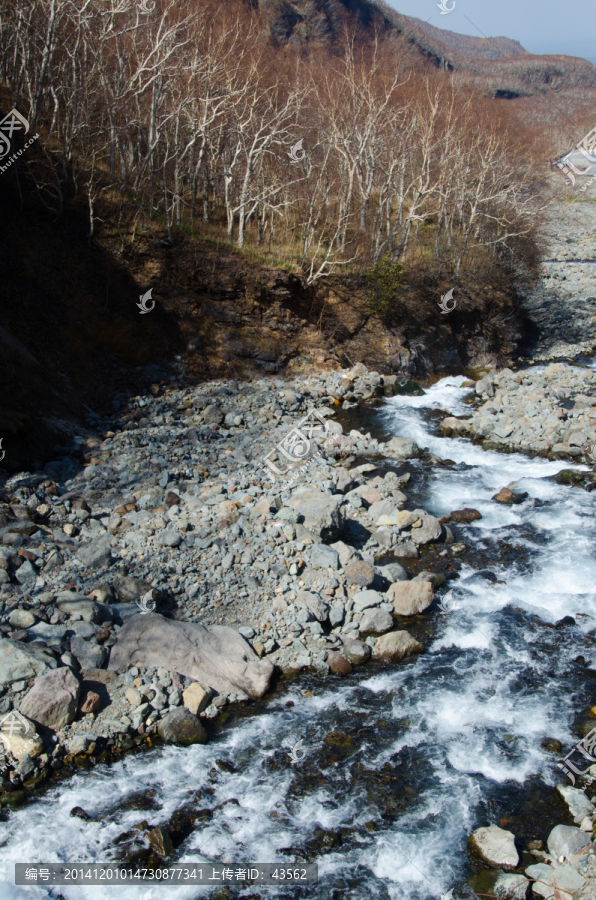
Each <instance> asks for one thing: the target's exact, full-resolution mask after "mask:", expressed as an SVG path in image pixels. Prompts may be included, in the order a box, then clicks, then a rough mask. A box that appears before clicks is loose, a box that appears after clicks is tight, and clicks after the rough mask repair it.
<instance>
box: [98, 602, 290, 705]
mask: <svg viewBox="0 0 596 900" xmlns="http://www.w3.org/2000/svg"><path fill="white" fill-rule="evenodd" d="M131 666H149V667H151V668H157V667H161V668H164V669H167V670H168V671H170V672H179V673H180V674H181V675H188V676H189V677H190V678H194V679H195V681H198V682H200V684H202V685H205V686H207V687H210V688H213V690H215V691H217V692H218V693H221V694H241V693H243V694H247V696H249V697H252V698H253V699H256V698H258V697H262V696H263V694H264V693H265V692H266V691H267V689H268V688H269V683H270V681H271V677H272V675H273V664H272V663H271V662H270V661H269V660H268V659H259V657H258V656H257V655H256V653H255V652H254V650H253V649H252V647H250V646H249V644H248V643H247V642H246V641H245V640H244V638H243V637H242V636H241V635H240V634H238V632H237V631H235V630H234V629H233V628H228V627H227V626H225V625H211V626H210V627H209V628H205V626H204V625H199V624H198V623H196V622H176V621H173V620H171V619H165V618H164V617H163V616H160V615H159V614H158V613H147V615H143V616H133V617H132V618H131V619H129V620H128V622H127V623H126V624H125V625H123V626H122V628H121V629H120V631H119V632H118V639H117V641H116V643H115V644H114V646H113V647H112V653H111V657H110V663H109V667H108V668H109V670H110V671H113V672H124V671H126V670H127V669H129V668H130V667H131Z"/></svg>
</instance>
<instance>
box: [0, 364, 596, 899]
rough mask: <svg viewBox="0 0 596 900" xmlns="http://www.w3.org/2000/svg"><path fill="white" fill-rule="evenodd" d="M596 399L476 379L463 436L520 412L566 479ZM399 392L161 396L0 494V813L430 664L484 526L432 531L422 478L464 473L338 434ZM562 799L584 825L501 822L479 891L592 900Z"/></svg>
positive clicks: (519, 500) (465, 522) (211, 390)
mask: <svg viewBox="0 0 596 900" xmlns="http://www.w3.org/2000/svg"><path fill="white" fill-rule="evenodd" d="M460 380H461V379H460ZM593 382H594V374H593V373H592V371H591V370H590V369H588V368H579V367H573V368H572V367H569V366H565V365H554V366H549V367H547V368H546V369H543V368H540V367H537V368H535V369H530V370H526V371H524V372H520V373H514V372H511V371H509V370H504V371H502V372H500V373H498V372H494V371H490V372H486V373H484V374H483V376H482V377H481V378H480V379H479V380H478V382H477V383H476V384H475V398H474V396H472V397H469V398H468V399H469V400H471V401H472V403H480V402H481V401H482V400H484V401H485V403H484V407H481V410H480V412H481V415H478V416H477V414H475V415H474V416H473V417H472V419H471V420H469V421H470V422H475V421H476V420H477V419H482V418H487V417H489V416H490V422H491V424H493V420H494V421H495V422H496V427H497V428H498V426H499V425H500V424H501V419H497V416H499V415H500V413H501V411H505V410H509V408H510V406H511V407H512V408H514V409H515V415H513V416H510V419H511V421H514V422H517V418H516V417H517V416H520V413H521V412H522V411H523V412H524V414H525V415H526V416H527V420H528V421H531V420H532V418H534V417H533V416H531V415H529V412H531V410H528V409H527V407H528V406H529V405H531V404H532V403H533V404H534V405H536V406H537V407H538V410H539V413H538V416H537V419H538V421H537V422H536V423H535V425H534V434H535V435H538V436H540V437H541V434H542V432H544V434H547V437H548V439H549V440H550V443H549V444H548V447H552V450H553V451H556V452H554V454H552V453H551V455H554V457H556V456H557V454H558V453H560V454H561V456H564V455H568V456H569V458H570V459H571V460H572V461H573V460H575V461H578V460H580V457H581V459H583V458H584V457H583V454H584V452H585V451H584V450H582V449H581V448H582V447H584V445H585V444H586V442H590V441H591V439H592V435H591V434H590V433H589V427H588V426H589V423H590V417H589V415H588V413H589V411H591V404H589V402H588V401H589V398H590V396H591V394H590V391H591V390H592V386H593ZM472 386H473V385H472ZM396 391H397V392H399V391H406V392H408V391H412V392H413V393H414V395H415V394H421V393H422V392H421V391H420V389H419V388H417V387H416V386H415V385H411V384H403V383H400V380H398V379H396V378H395V376H381V375H379V374H378V373H374V372H369V371H367V370H366V368H365V367H364V366H362V365H358V366H356V367H354V368H353V369H351V370H343V371H334V372H331V373H330V372H320V373H317V374H314V375H310V376H308V377H307V376H304V377H301V378H295V379H293V380H292V381H291V382H289V381H285V380H282V379H280V378H274V379H264V380H262V381H259V382H256V383H255V382H253V383H251V384H250V385H246V384H238V383H235V382H215V383H210V384H209V385H202V386H200V387H198V388H196V387H193V388H187V387H183V386H180V387H173V388H167V389H164V388H160V387H159V386H157V385H155V386H154V387H153V388H152V389H151V390H150V391H147V392H146V394H144V395H143V396H139V397H136V398H133V399H132V400H131V401H130V402H129V403H128V404H127V405H126V407H124V408H121V409H119V410H118V411H117V412H115V414H114V416H113V417H112V418H110V419H106V420H103V421H100V422H96V423H95V425H96V428H97V432H98V433H99V436H98V437H94V436H92V435H81V436H79V437H76V438H75V439H74V441H73V443H72V446H71V447H70V448H69V452H68V453H67V454H66V455H65V456H64V457H63V458H62V459H57V460H56V461H54V462H52V463H50V464H49V465H48V466H46V469H45V471H44V472H42V473H37V474H31V473H21V474H20V475H18V476H15V477H13V478H11V479H9V480H8V481H7V482H6V483H5V484H4V486H3V491H2V507H1V508H0V516H1V517H2V518H1V519H0V527H1V532H0V533H1V536H2V545H1V548H0V604H1V606H0V630H1V631H2V633H3V635H4V636H3V637H2V638H0V684H1V685H2V693H1V695H0V710H1V711H2V714H3V715H4V716H7V715H8V716H9V717H10V714H11V713H13V714H16V713H17V712H18V713H19V717H20V718H18V717H17V718H16V724H15V719H14V718H13V719H9V720H8V722H9V723H10V722H11V721H12V722H13V725H12V726H11V727H10V729H9V728H8V726H4V731H3V733H4V735H5V738H4V739H3V743H4V744H5V746H6V753H5V756H4V760H3V763H2V773H1V774H2V782H1V784H0V802H1V803H2V804H3V805H9V806H15V807H16V806H18V805H19V804H22V803H23V801H24V800H25V799H26V797H27V792H28V791H29V790H30V789H33V788H35V787H37V786H38V785H40V784H42V783H44V782H46V781H47V780H48V779H49V778H51V777H52V775H53V774H54V773H55V777H57V778H63V777H65V776H67V775H68V774H69V773H70V772H71V771H72V769H73V768H74V769H79V770H80V769H86V768H89V767H90V766H91V767H93V766H95V765H96V764H97V763H98V762H102V761H105V762H109V761H114V760H117V759H119V757H120V755H121V753H122V752H123V751H126V750H131V749H133V748H134V747H135V746H148V745H149V744H150V743H153V742H154V741H155V740H156V739H157V740H158V741H162V742H164V743H167V742H169V741H171V742H174V743H178V744H187V745H191V744H202V743H207V744H209V742H210V741H211V739H212V734H213V728H214V727H215V726H216V725H217V724H218V723H219V722H220V721H222V720H223V719H225V717H226V715H227V713H228V711H229V710H233V709H236V708H238V709H239V708H240V707H241V705H243V704H248V703H251V702H253V701H258V700H259V698H261V697H263V696H264V695H267V693H268V692H270V691H271V690H272V689H274V688H275V685H276V683H277V682H278V681H279V679H289V678H292V677H293V676H294V675H295V674H296V673H298V672H299V671H300V670H302V669H308V671H309V672H310V673H315V675H316V677H318V678H320V679H322V683H325V682H326V681H329V682H330V683H331V682H332V681H333V679H338V678H339V677H344V678H345V679H346V681H344V682H343V683H344V684H346V683H348V682H349V680H350V675H351V674H352V672H353V669H354V667H356V666H358V667H359V666H369V668H370V670H371V673H374V672H375V667H377V666H379V664H381V665H380V666H379V667H378V668H377V671H379V672H383V671H385V669H386V668H387V666H389V667H391V666H402V667H404V666H407V664H408V661H409V662H410V663H411V662H412V661H413V660H414V659H416V658H421V657H420V656H419V654H422V653H423V652H424V650H425V644H426V640H425V638H424V636H423V633H422V632H421V630H420V628H421V623H422V622H423V621H424V620H428V618H429V617H432V616H433V615H434V614H435V613H436V612H437V611H440V612H443V613H445V612H449V611H450V610H451V609H452V606H451V605H450V604H449V603H448V601H447V600H444V601H442V606H443V608H442V609H441V608H440V607H439V608H437V606H436V605H433V602H434V600H435V592H436V591H437V590H439V591H440V588H441V585H442V584H443V583H444V581H445V577H446V575H447V577H452V576H453V574H455V571H456V569H455V568H454V563H457V566H458V567H460V566H461V564H460V562H459V560H460V559H462V558H463V559H465V558H466V550H467V540H466V534H469V531H468V529H469V528H470V527H471V526H472V527H473V526H474V525H476V524H478V521H479V520H482V516H483V515H484V514H485V513H484V511H483V514H482V515H481V513H480V512H479V511H478V510H477V509H476V508H474V507H472V506H469V505H468V503H466V502H465V499H463V500H462V502H461V504H460V505H459V507H455V508H453V509H451V507H450V506H447V507H444V508H443V510H442V513H441V514H439V513H437V512H435V513H434V514H432V513H430V512H428V511H427V509H425V508H424V507H423V506H422V505H421V504H420V503H419V502H418V501H417V499H416V498H417V496H418V485H417V478H418V477H419V474H418V475H417V474H416V473H421V472H422V471H423V470H424V467H427V468H428V471H431V470H432V469H433V467H434V468H436V467H439V471H440V470H441V467H443V470H444V471H446V470H449V467H452V466H453V465H454V463H453V462H452V461H451V460H449V459H444V460H442V459H441V458H440V456H438V455H437V453H435V452H431V451H429V450H426V449H425V448H424V446H423V445H422V441H419V442H417V441H416V440H413V439H412V438H411V437H395V436H391V433H390V432H389V433H388V434H387V435H386V438H385V439H382V436H381V435H380V434H379V431H378V430H377V431H376V432H375V433H376V435H377V436H376V437H373V436H372V435H371V434H370V433H363V431H361V430H356V429H353V428H351V427H350V425H348V422H349V421H351V417H352V416H354V415H355V411H356V412H357V413H358V415H359V416H361V419H362V421H365V420H366V414H367V407H366V405H367V404H371V403H374V401H375V399H376V398H381V397H391V396H393V395H394V394H395V392H396ZM538 394H540V396H537V395H538ZM559 394H562V396H559ZM534 395H536V396H534ZM506 398H511V399H510V402H508V403H505V402H504V401H505V399H506ZM586 398H587V400H586ZM420 399H421V400H422V399H423V398H422V397H421V398H420ZM561 401H563V403H564V406H559V405H558V404H559V403H560V402H561ZM490 403H493V404H494V405H495V406H496V407H497V409H496V413H490V412H488V413H487V411H486V408H485V407H486V406H487V404H490ZM363 404H364V405H363ZM312 408H316V409H317V410H318V412H319V413H320V414H321V415H322V416H323V419H324V421H325V422H326V423H327V424H326V426H325V427H324V428H322V427H319V431H318V433H316V436H315V438H314V440H313V442H312V446H311V447H310V449H309V453H308V454H307V455H306V456H305V458H304V461H303V462H302V463H301V464H298V463H296V464H295V465H293V466H290V467H289V470H288V471H287V472H285V471H284V470H285V468H286V467H287V466H288V461H287V457H286V456H285V455H284V453H283V451H282V450H281V449H280V446H279V445H280V444H281V443H282V442H284V446H285V447H286V448H287V446H289V445H288V443H287V442H288V441H289V440H290V439H291V437H292V435H294V436H295V435H296V432H295V431H294V429H295V427H296V426H297V425H298V424H299V423H300V422H301V420H302V419H303V418H304V417H305V416H306V414H307V413H308V411H309V410H310V409H312ZM555 409H556V410H561V409H562V411H563V417H561V416H558V415H556V416H555V417H556V424H557V426H559V425H560V424H561V423H563V422H565V423H568V422H571V423H572V425H567V431H558V430H557V429H555V430H553V431H550V432H547V429H548V428H549V427H550V424H547V422H546V420H548V419H549V417H553V415H555V413H553V410H555ZM586 410H587V411H588V412H586ZM576 411H577V413H578V414H579V415H577V416H573V415H572V414H573V413H574V412H576ZM520 418H523V416H520ZM342 422H343V423H344V424H343V425H342V424H341V423H342ZM462 422H463V420H462V419H460V418H457V417H453V416H452V417H450V418H449V419H448V420H446V422H445V421H444V422H443V431H444V433H449V434H453V435H458V434H459V435H461V434H464V435H466V436H470V437H472V436H477V437H482V435H481V433H480V431H481V429H478V433H477V431H476V429H475V428H471V427H466V428H463V427H462ZM454 423H458V424H454ZM538 423H540V424H541V425H542V426H543V427H542V429H541V430H540V435H539V430H538V428H537V427H536V426H537V425H538ZM352 424H353V423H352ZM463 424H464V425H465V424H466V423H465V422H464V423H463ZM505 424H507V423H505ZM525 424H526V423H521V426H520V436H521V437H522V439H523V435H522V430H523V427H524V425H525ZM572 428H574V429H577V430H578V431H579V430H581V432H582V434H584V435H585V437H586V441H584V442H583V443H577V438H573V433H574V432H573V433H572V434H568V431H570V430H571V429H572ZM511 435H513V439H512V440H511V441H510V442H509V443H510V446H507V445H506V443H505V441H506V438H507V437H510V436H511ZM493 438H497V440H495V441H494V443H492V444H490V443H489V444H488V445H485V446H486V449H488V450H494V449H495V448H498V449H518V450H519V449H522V450H525V451H526V452H527V453H530V454H531V453H538V454H543V455H547V454H548V452H549V451H548V450H547V448H546V447H544V446H542V445H541V446H532V445H531V444H528V446H525V445H522V443H521V442H520V443H519V444H517V445H516V444H515V443H514V442H513V440H514V439H516V438H517V431H516V430H515V429H514V431H513V432H511V434H510V435H507V436H506V438H503V437H502V436H500V435H499V434H497V433H496V430H495V429H493V430H492V431H491V432H490V433H489V434H488V438H485V440H486V439H488V440H490V441H492V440H493ZM563 439H565V440H563ZM544 442H545V443H546V442H547V438H544ZM537 443H538V442H537V441H535V442H534V444H537ZM560 444H565V447H564V449H563V450H561V447H560V446H558V445H560ZM276 447H277V448H278V449H277V451H276ZM567 448H568V449H567ZM574 448H577V452H576V450H575V449H574ZM272 451H273V453H272ZM270 454H271V455H270ZM266 456H269V458H270V460H272V461H273V463H274V468H273V469H271V468H268V467H267V466H266V465H264V464H263V460H264V458H265V457H266ZM545 464H546V463H545ZM548 465H551V464H548ZM421 467H422V468H421ZM280 472H283V474H280ZM500 487H501V490H499V492H498V493H497V494H495V496H494V498H493V501H492V503H493V505H494V506H495V507H498V506H500V505H501V504H503V505H511V506H512V509H513V508H515V509H517V508H518V506H519V505H520V504H521V505H523V504H524V503H525V502H526V500H527V493H525V492H524V491H523V490H521V489H518V488H517V487H516V485H515V484H514V483H511V484H510V485H509V486H507V484H506V483H503V484H501V485H500ZM574 490H581V489H580V488H575V489H574ZM581 494H582V495H583V494H584V492H583V491H581ZM465 496H466V493H465V491H464V492H463V493H462V497H463V498H465ZM528 502H529V501H528ZM425 506H426V504H425ZM520 508H521V507H520ZM481 524H482V523H481ZM466 565H468V563H466ZM438 618H441V617H440V616H439V617H438ZM483 628H484V626H483ZM360 671H362V670H360ZM290 705H293V701H292V702H291V703H290ZM333 735H335V737H334V738H333V740H334V741H335V742H336V743H337V746H338V747H343V744H342V743H341V741H343V740H344V738H343V737H342V736H341V735H338V734H336V732H332V733H331V736H333ZM340 739H341V740H340ZM325 740H326V741H331V737H329V736H328V738H326V739H325ZM345 740H346V741H347V740H348V738H346V739H345ZM333 746H335V744H333ZM347 746H348V744H346V747H347ZM185 752H186V751H185ZM342 752H343V750H342ZM558 752H559V754H560V752H561V748H560V747H559V748H558ZM338 758H339V757H338ZM224 763H225V765H227V763H226V762H225V760H224V762H222V763H221V765H224ZM218 765H219V762H218ZM232 765H233V763H232ZM225 771H227V769H226V770H225ZM230 771H234V770H233V769H231V770H230ZM559 794H560V797H561V799H562V801H564V802H565V803H566V804H567V806H568V808H569V810H570V816H571V820H572V821H575V825H574V826H570V825H568V824H567V822H565V823H563V824H561V825H557V826H556V827H555V829H554V831H553V833H552V834H551V836H550V837H549V838H548V841H547V842H546V846H543V845H542V843H541V842H540V840H535V841H533V842H532V841H530V842H527V841H526V844H525V849H524V851H523V852H521V853H520V852H518V850H516V849H515V848H516V840H515V837H516V836H515V834H514V832H513V831H509V830H508V829H507V828H504V827H501V825H496V824H491V825H490V826H486V827H484V828H482V829H476V831H474V832H473V833H472V834H471V836H470V844H469V847H470V852H471V854H472V857H473V858H476V859H477V860H478V864H479V866H480V867H481V869H482V867H483V866H484V867H488V868H486V869H485V871H484V873H483V872H482V870H481V871H480V874H479V875H477V876H476V878H475V881H474V885H475V889H476V891H477V893H479V894H482V893H484V892H486V891H489V892H492V891H494V892H496V894H497V895H498V896H513V897H516V898H517V897H519V898H521V897H525V896H526V892H527V890H528V886H529V884H530V883H531V884H532V890H533V892H534V894H536V895H539V896H544V897H555V900H570V898H571V897H572V896H573V897H575V896H577V897H580V896H581V897H582V898H584V897H585V898H586V900H588V898H593V897H596V891H594V885H595V883H596V882H595V879H594V877H593V876H594V869H595V868H596V866H595V863H594V848H593V845H592V843H591V841H590V832H591V830H592V823H593V820H594V807H593V805H592V803H591V801H589V800H588V799H587V797H586V795H585V793H584V792H582V791H580V790H577V789H573V788H570V787H561V788H560V789H559ZM580 813H581V816H580ZM73 815H75V816H79V817H80V818H81V819H85V816H87V813H86V812H85V810H83V809H78V808H75V810H74V811H73ZM578 816H580V817H579V818H578ZM489 820H490V818H489ZM492 821H493V822H494V818H493V819H492ZM497 821H498V820H497ZM567 821H569V820H567ZM491 829H492V830H491ZM557 829H559V830H557ZM561 829H563V830H562V831H561ZM145 831H146V839H147V841H148V842H149V843H148V846H150V847H151V848H153V850H152V852H153V853H154V856H153V857H152V859H153V862H155V864H157V862H158V861H159V859H163V858H166V857H167V856H168V853H169V852H170V851H169V850H168V847H169V846H170V845H169V844H168V835H167V829H165V830H163V829H162V830H161V831H160V828H159V827H158V828H157V831H159V834H158V833H157V831H155V829H149V826H147V828H145ZM154 832H155V833H154ZM143 833H145V832H143ZM497 844H498V846H497ZM517 844H518V847H519V842H517ZM514 855H515V859H514V858H513V857H514ZM487 879H488V880H487ZM591 892H592V893H591Z"/></svg>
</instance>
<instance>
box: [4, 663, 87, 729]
mask: <svg viewBox="0 0 596 900" xmlns="http://www.w3.org/2000/svg"><path fill="white" fill-rule="evenodd" d="M80 688H81V686H80V683H79V680H78V678H76V676H75V675H74V674H73V672H72V670H71V669H69V668H68V667H65V668H62V669H52V671H50V672H46V673H45V674H44V675H42V676H41V677H40V678H38V679H37V681H36V682H35V684H34V685H33V687H32V688H31V690H30V691H29V693H28V694H27V695H26V696H25V699H24V700H23V702H22V703H21V705H20V706H19V712H21V713H22V714H23V715H24V716H27V718H28V719H32V720H33V721H34V722H38V723H39V724H40V725H46V726H47V727H48V728H53V729H54V731H57V730H58V729H59V728H64V726H65V725H68V724H70V722H72V721H73V719H74V717H75V716H76V714H77V705H78V701H79V693H80Z"/></svg>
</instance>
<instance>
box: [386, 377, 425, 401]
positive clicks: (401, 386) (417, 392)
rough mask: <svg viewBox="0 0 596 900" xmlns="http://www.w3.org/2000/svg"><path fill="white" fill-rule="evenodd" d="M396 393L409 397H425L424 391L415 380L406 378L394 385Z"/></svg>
mask: <svg viewBox="0 0 596 900" xmlns="http://www.w3.org/2000/svg"><path fill="white" fill-rule="evenodd" d="M393 393H394V394H406V395H407V396H409V397H423V396H424V393H425V392H424V391H423V389H422V388H421V387H420V385H419V384H417V383H416V382H415V381H410V380H409V379H406V380H404V381H401V382H400V381H396V382H395V385H394V386H393Z"/></svg>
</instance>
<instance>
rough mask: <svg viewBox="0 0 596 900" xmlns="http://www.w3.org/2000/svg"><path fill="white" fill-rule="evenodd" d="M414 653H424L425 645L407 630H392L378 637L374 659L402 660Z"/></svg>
mask: <svg viewBox="0 0 596 900" xmlns="http://www.w3.org/2000/svg"><path fill="white" fill-rule="evenodd" d="M414 653H424V646H423V645H422V644H421V643H420V642H419V641H417V640H416V639H415V638H413V637H412V635H411V634H409V633H408V632H407V631H391V632H389V634H384V635H382V636H381V637H380V638H378V639H377V643H376V644H375V646H374V649H373V659H383V660H386V661H387V662H400V661H401V660H402V659H404V657H406V656H411V655H412V654H414Z"/></svg>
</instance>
